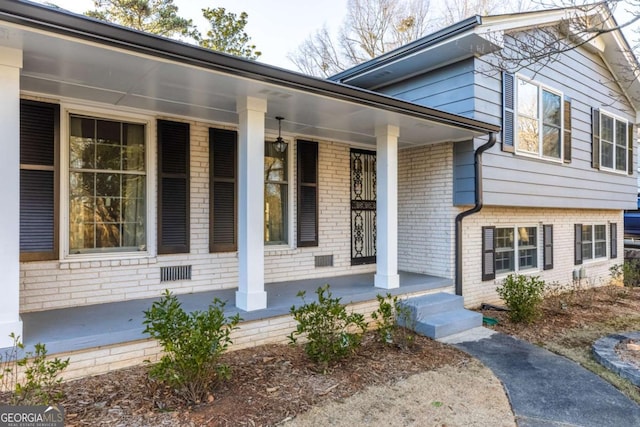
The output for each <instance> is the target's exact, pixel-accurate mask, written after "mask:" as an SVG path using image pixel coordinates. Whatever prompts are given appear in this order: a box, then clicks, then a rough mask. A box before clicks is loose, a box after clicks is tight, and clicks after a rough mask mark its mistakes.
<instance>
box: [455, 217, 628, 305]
mask: <svg viewBox="0 0 640 427" xmlns="http://www.w3.org/2000/svg"><path fill="white" fill-rule="evenodd" d="M611 223H616V224H617V231H618V233H617V234H618V236H617V243H618V251H617V252H618V257H617V258H615V259H611V257H610V247H609V245H610V241H611V236H610V235H609V224H611ZM544 224H551V225H553V254H554V257H553V258H554V259H553V269H550V270H543V269H542V259H543V254H542V250H543V248H542V225H544ZM575 224H585V225H587V224H605V225H606V226H607V257H605V258H599V259H597V260H589V261H585V262H584V263H583V264H582V265H574V234H575V231H574V225H575ZM483 226H495V227H512V226H528V227H531V226H536V227H538V235H537V242H538V252H537V253H538V267H539V268H538V269H536V270H535V271H524V272H523V274H531V275H536V276H540V278H541V279H543V280H544V281H545V282H546V284H547V285H548V286H551V287H557V286H563V287H567V286H580V287H585V286H588V287H590V286H600V285H605V284H608V283H609V282H610V280H611V272H610V271H609V269H610V268H611V267H612V266H613V265H616V264H621V263H622V262H623V261H624V259H623V256H624V250H623V246H624V241H623V233H624V231H623V228H624V227H623V219H622V212H621V211H610V210H587V209H582V210H576V209H535V208H506V207H505V208H501V207H484V208H483V209H482V210H481V211H480V212H479V213H477V214H475V215H471V216H469V217H467V218H466V219H465V220H464V223H463V240H464V243H463V257H462V259H463V295H464V297H465V304H466V305H467V306H469V307H474V306H478V305H480V304H482V303H499V302H500V300H499V298H498V295H497V293H496V291H495V289H496V287H497V286H499V285H500V284H501V283H502V280H503V279H504V277H505V276H506V274H502V275H500V274H498V275H497V276H496V279H495V280H490V281H482V263H481V254H482V227H483ZM582 268H583V269H584V270H583V275H584V276H585V277H584V278H582V279H579V280H576V281H574V279H573V275H574V271H576V270H578V271H579V270H580V269H582Z"/></svg>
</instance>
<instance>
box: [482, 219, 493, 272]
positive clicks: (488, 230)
mask: <svg viewBox="0 0 640 427" xmlns="http://www.w3.org/2000/svg"><path fill="white" fill-rule="evenodd" d="M495 234H496V228H495V227H482V280H493V279H495V278H496V253H495V246H496V245H495Z"/></svg>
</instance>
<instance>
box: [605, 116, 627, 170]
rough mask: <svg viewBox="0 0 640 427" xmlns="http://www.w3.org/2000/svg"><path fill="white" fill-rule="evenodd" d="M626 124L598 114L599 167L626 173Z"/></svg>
mask: <svg viewBox="0 0 640 427" xmlns="http://www.w3.org/2000/svg"><path fill="white" fill-rule="evenodd" d="M628 137H629V136H628V133H627V122H625V121H624V120H620V119H617V118H614V117H612V116H609V115H607V114H606V113H604V112H601V113H600V166H601V167H603V168H606V169H613V170H617V171H621V172H626V171H627V161H628V159H627V156H628V154H627V153H628V152H627V142H628V141H627V139H628Z"/></svg>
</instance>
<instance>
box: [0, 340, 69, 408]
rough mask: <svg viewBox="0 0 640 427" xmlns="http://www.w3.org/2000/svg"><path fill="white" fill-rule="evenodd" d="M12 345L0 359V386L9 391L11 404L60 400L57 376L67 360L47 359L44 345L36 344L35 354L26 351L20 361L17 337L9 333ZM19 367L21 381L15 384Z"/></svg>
mask: <svg viewBox="0 0 640 427" xmlns="http://www.w3.org/2000/svg"><path fill="white" fill-rule="evenodd" d="M9 337H10V338H11V339H12V340H13V346H12V347H11V349H10V350H9V351H8V352H7V353H6V354H5V356H4V358H3V357H2V356H0V367H1V368H0V385H2V389H3V390H7V391H9V392H10V398H9V399H10V402H9V403H10V404H11V405H50V404H52V403H53V402H54V401H55V400H60V399H61V398H62V392H61V391H60V390H59V385H60V383H61V382H62V378H61V377H59V375H60V373H61V372H62V371H64V370H65V369H66V368H67V367H68V366H69V359H68V358H67V359H65V360H61V359H59V358H57V357H56V358H55V359H51V360H47V348H46V346H45V345H44V344H41V343H38V344H36V345H35V353H34V352H31V351H28V352H26V353H25V355H24V356H23V357H22V358H18V353H19V352H20V351H23V350H24V344H23V343H22V342H20V337H19V336H17V335H15V334H14V333H11V334H10V335H9ZM20 368H22V370H23V374H24V382H23V383H21V382H20V381H18V376H19V373H18V371H19V370H20Z"/></svg>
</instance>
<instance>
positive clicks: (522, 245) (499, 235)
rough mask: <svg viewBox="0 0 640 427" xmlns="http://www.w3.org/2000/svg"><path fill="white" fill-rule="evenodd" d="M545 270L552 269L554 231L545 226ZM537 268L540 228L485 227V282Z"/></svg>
mask: <svg viewBox="0 0 640 427" xmlns="http://www.w3.org/2000/svg"><path fill="white" fill-rule="evenodd" d="M544 230H545V236H544V237H545V240H544V251H543V255H544V259H543V263H544V268H545V270H548V269H551V268H553V231H552V230H553V227H552V226H551V225H548V226H547V225H545V226H544ZM536 268H538V227H504V228H496V227H492V226H490V227H482V280H492V279H495V278H496V274H506V273H510V272H516V273H517V272H519V271H523V270H532V269H536Z"/></svg>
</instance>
